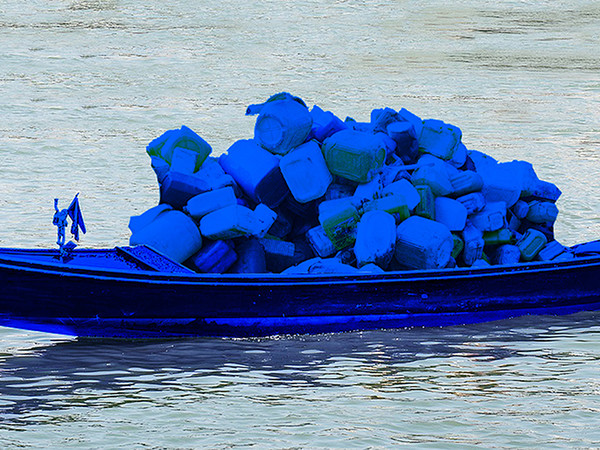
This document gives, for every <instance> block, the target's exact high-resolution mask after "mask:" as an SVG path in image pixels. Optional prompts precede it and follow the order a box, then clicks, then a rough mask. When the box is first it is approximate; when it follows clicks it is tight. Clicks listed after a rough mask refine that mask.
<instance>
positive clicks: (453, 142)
mask: <svg viewBox="0 0 600 450" xmlns="http://www.w3.org/2000/svg"><path fill="white" fill-rule="evenodd" d="M461 137H462V132H461V131H460V128H458V127H456V126H454V125H450V124H447V123H444V122H443V121H441V120H436V119H427V120H424V121H423V129H422V131H421V136H420V137H419V151H420V152H421V153H429V154H431V155H434V156H437V157H438V158H441V159H443V160H446V161H447V160H449V159H451V158H452V155H453V154H454V151H455V149H456V147H457V146H458V144H459V143H460V140H461Z"/></svg>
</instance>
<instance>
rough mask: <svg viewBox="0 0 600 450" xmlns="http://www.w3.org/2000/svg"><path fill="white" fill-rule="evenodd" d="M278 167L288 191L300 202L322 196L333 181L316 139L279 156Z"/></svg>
mask: <svg viewBox="0 0 600 450" xmlns="http://www.w3.org/2000/svg"><path fill="white" fill-rule="evenodd" d="M279 168H280V169H281V174H282V175H283V178H284V179H285V181H286V183H287V185H288V187H289V189H290V192H291V193H292V195H293V196H294V198H295V199H296V200H297V201H298V202H300V203H307V202H310V201H311V200H315V199H317V198H319V197H322V196H323V195H325V192H326V191H327V188H328V187H329V185H330V184H331V182H332V181H333V177H332V176H331V173H329V169H328V168H327V163H326V162H325V158H324V157H323V153H322V152H321V148H320V147H319V144H317V142H316V141H310V142H307V143H306V144H302V145H300V146H299V147H296V148H295V149H293V150H292V151H290V152H289V153H288V154H286V155H285V156H284V157H283V158H281V161H280V163H279Z"/></svg>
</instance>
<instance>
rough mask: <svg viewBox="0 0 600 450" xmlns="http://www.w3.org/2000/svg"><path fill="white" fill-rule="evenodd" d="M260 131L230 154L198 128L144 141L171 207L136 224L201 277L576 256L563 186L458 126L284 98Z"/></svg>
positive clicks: (142, 235)
mask: <svg viewBox="0 0 600 450" xmlns="http://www.w3.org/2000/svg"><path fill="white" fill-rule="evenodd" d="M246 114H247V115H258V117H257V120H256V125H255V128H254V139H249V140H240V141H237V142H235V143H234V144H233V145H232V146H231V147H230V148H229V149H228V150H227V152H226V153H224V154H223V155H221V156H220V157H219V158H214V157H211V156H210V153H211V151H212V149H211V146H210V145H209V144H208V143H207V142H206V141H204V140H203V139H202V138H201V137H200V136H198V135H197V134H196V133H194V132H193V131H192V130H191V129H189V128H187V127H185V126H184V127H181V129H176V130H169V131H167V132H165V133H164V134H163V135H162V136H160V137H158V138H157V139H155V140H153V141H152V142H151V143H150V144H149V145H148V147H147V152H148V154H149V155H150V157H151V161H152V167H153V169H154V171H155V172H156V175H157V178H158V182H159V185H160V203H159V205H158V206H156V207H154V208H151V209H150V210H148V211H146V212H145V213H143V214H142V215H140V216H134V217H132V218H131V221H130V225H129V227H130V229H131V231H132V236H131V240H130V244H131V245H139V244H146V245H149V246H151V247H153V248H155V249H156V250H158V251H160V252H162V253H164V254H165V255H167V256H169V257H170V258H171V259H173V260H175V261H177V262H180V263H183V264H184V265H186V266H188V267H190V268H192V269H193V270H195V271H197V272H203V273H268V272H270V273H286V274H312V273H357V272H358V273H360V272H367V273H369V272H371V273H377V272H383V271H396V270H415V269H440V268H454V267H472V266H487V265H495V264H501V265H502V264H515V263H517V262H529V261H532V260H544V261H549V260H564V259H570V258H572V257H573V255H572V253H571V252H570V250H569V249H568V248H565V247H564V246H562V245H561V244H559V243H558V242H557V241H556V240H555V239H554V233H553V224H554V222H555V221H556V218H557V215H558V209H557V207H556V204H555V203H556V201H557V200H558V198H559V196H560V194H561V192H560V190H559V189H558V188H557V187H556V186H555V185H554V184H552V183H549V182H546V181H542V180H540V179H539V178H538V177H537V176H536V174H535V171H534V169H533V167H532V165H531V164H529V163H527V162H525V161H511V162H504V163H500V162H497V161H496V160H495V159H493V158H492V157H490V156H488V155H485V154H484V153H481V152H478V151H473V150H471V151H469V150H467V148H466V147H465V146H464V144H463V143H462V142H461V138H462V133H461V130H460V129H459V128H458V127H456V126H453V125H450V124H447V123H444V122H442V121H440V120H434V119H427V120H421V119H420V118H419V117H417V116H415V115H414V114H412V113H411V112H409V111H407V110H406V109H401V110H400V111H395V110H393V109H390V108H383V109H375V110H373V111H372V113H371V120H370V121H369V122H357V121H355V120H354V119H352V118H350V117H348V118H346V119H345V120H344V121H342V120H341V119H339V118H338V117H336V116H335V115H334V114H333V113H331V112H329V111H323V110H322V109H321V108H319V107H318V106H313V107H312V109H310V110H309V108H307V106H306V104H305V103H304V102H303V101H302V100H301V99H299V98H298V97H293V96H292V95H290V94H287V93H281V94H277V95H274V96H272V97H271V98H269V99H268V100H267V101H266V102H265V103H263V104H259V105H251V106H249V107H248V110H247V111H246Z"/></svg>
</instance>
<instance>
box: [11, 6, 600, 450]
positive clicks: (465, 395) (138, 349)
mask: <svg viewBox="0 0 600 450" xmlns="http://www.w3.org/2000/svg"><path fill="white" fill-rule="evenodd" d="M247 3H248V4H246V3H240V2H233V1H229V0H223V1H220V2H205V1H197V2H189V1H184V0H171V1H169V2H165V1H158V0H146V1H143V2H142V1H140V0H51V1H50V0H32V1H28V2H23V1H16V0H3V1H2V2H1V3H0V44H1V47H2V52H1V53H0V97H1V99H2V101H1V102H0V117H1V118H2V120H0V143H1V144H2V150H1V153H0V154H1V155H2V156H1V159H0V174H1V175H0V193H1V195H0V208H1V210H2V214H0V230H1V233H0V246H4V247H7V246H11V247H49V246H53V245H54V242H55V239H56V237H55V236H56V235H55V229H54V227H53V226H52V224H51V221H52V215H53V212H54V211H53V199H54V197H58V198H60V205H59V206H61V207H66V205H67V204H68V202H69V201H70V200H71V198H72V197H73V195H74V194H75V193H77V192H79V193H80V194H79V196H80V200H81V205H82V208H83V213H84V216H85V219H86V225H87V226H88V233H87V234H86V235H85V236H84V237H83V240H82V243H81V245H83V246H87V247H95V248H101V247H113V246H114V245H120V244H124V243H126V242H127V240H128V237H129V231H128V229H127V222H128V219H129V216H131V215H133V214H138V213H140V212H142V211H144V210H145V209H147V208H149V207H151V206H154V205H155V204H156V201H157V198H158V188H157V186H156V182H155V177H154V174H153V172H152V171H151V169H150V165H149V159H148V157H147V155H146V154H145V146H146V144H147V143H148V142H149V141H150V140H152V139H153V138H154V137H156V136H158V135H159V134H161V133H162V132H163V131H164V130H166V129H170V128H174V127H179V126H181V125H182V124H185V125H187V126H189V127H191V128H192V129H194V130H195V131H197V132H198V133H199V134H200V135H201V136H202V137H204V138H205V139H206V140H207V141H208V142H209V143H210V144H211V145H212V146H213V153H214V154H219V153H222V152H223V151H225V150H226V149H227V148H228V146H229V145H230V144H231V143H232V142H233V141H234V140H236V139H240V138H247V137H251V136H252V130H253V126H254V118H252V117H246V116H244V111H245V107H246V106H247V105H248V104H251V103H258V102H260V101H263V100H264V99H266V98H267V97H268V96H270V95H271V94H273V93H276V92H280V91H289V92H292V93H294V94H295V95H299V96H301V97H302V98H303V99H304V100H305V101H306V102H307V103H308V104H309V105H312V104H319V105H320V106H321V107H322V108H324V109H327V110H331V111H333V112H334V113H336V114H337V115H339V116H341V117H342V118H344V117H346V116H352V117H354V118H356V119H357V120H368V118H369V113H370V111H371V109H373V108H377V107H384V106H389V107H392V108H395V109H399V108H401V107H405V108H407V109H409V110H410V111H412V112H414V113H415V114H417V115H419V116H422V117H424V118H427V117H432V118H438V119H442V120H445V121H446V122H450V123H452V124H455V125H458V126H459V127H460V128H461V129H462V131H463V142H464V143H465V144H466V146H467V147H468V148H469V149H476V150H481V151H483V152H486V153H488V154H490V155H492V156H494V157H495V158H497V159H499V160H502V161H509V160H512V159H524V160H527V161H530V162H531V163H533V165H534V167H535V169H536V171H537V173H538V175H539V176H540V178H542V179H545V180H548V181H552V182H554V183H556V184H557V185H558V186H559V187H560V188H561V189H562V191H563V195H562V197H561V199H560V200H559V202H558V206H559V209H560V211H561V212H560V215H559V219H558V222H557V226H556V235H557V238H558V240H559V241H561V242H563V243H564V244H567V245H573V244H575V243H578V242H584V241H588V240H592V239H598V238H599V237H600V50H599V48H600V46H598V41H599V38H600V2H598V1H585V0H573V1H569V2H565V1H544V0H541V1H517V0H515V1H501V2H483V1H476V0H460V1H456V2H443V1H435V0H424V1H421V2H408V1H383V0H381V1H375V0H363V1H358V0H356V1H351V0H347V1H321V0H312V1H310V0H305V1H288V2H281V1H274V0H273V1H256V2H247ZM599 317H600V315H598V314H596V313H584V314H578V315H575V316H569V317H560V318H555V317H543V318H522V319H516V320H510V321H503V322H498V323H493V324H484V325H473V326H465V327H450V328H445V329H430V330H426V329H414V330H392V331H375V332H368V333H344V334H339V335H320V336H309V337H307V336H301V337H298V336H293V337H292V336H291V337H281V338H277V339H275V338H273V339H260V340H227V339H225V340H221V339H218V340H217V339H197V340H185V341H162V342H150V343H148V342H144V343H132V342H118V341H117V342H111V341H93V340H92V341H90V340H76V339H71V338H63V337H60V336H52V335H44V334H39V333H29V332H23V331H18V330H10V329H2V330H0V443H2V447H22V446H26V447H27V446H32V447H44V448H48V447H53V448H64V447H112V448H114V447H131V446H136V447H169V448H190V447H205V446H208V447H237V446H244V447H245V446H257V447H278V448H298V447H359V448H363V447H389V446H392V445H402V444H406V445H410V446H414V445H422V446H424V447H428V448H430V447H432V446H433V447H451V446H457V447H461V448H462V447H465V446H484V447H503V448H506V447H527V446H530V447H538V448H539V447H548V446H565V447H597V446H600V431H599V430H600V427H599V425H600V414H599V413H600V411H599V410H598V408H599V407H598V405H600V375H599V374H598V373H599V371H598V369H599V367H600V366H599V359H600V326H599V324H598V318H599Z"/></svg>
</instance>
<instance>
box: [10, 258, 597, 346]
mask: <svg viewBox="0 0 600 450" xmlns="http://www.w3.org/2000/svg"><path fill="white" fill-rule="evenodd" d="M0 285H1V286H2V290H1V291H0V325H3V326H9V327H15V328H23V329H31V330H40V331H48V332H54V333H61V334H68V335H77V336H101V337H125V338H152V337H154V338H157V337H158V338H160V337H175V336H261V335H262V336H264V335H272V334H283V333H320V332H337V331H348V330H359V329H377V328H398V327H410V326H443V325H455V324H466V323H476V322H484V321H490V320H498V319H504V318H509V317H516V316H521V315H526V314H569V313H573V312H577V311H583V310H598V309H600V256H599V255H592V256H584V257H578V258H575V259H573V260H570V261H561V262H532V263H527V264H518V265H513V266H492V267H485V268H472V269H445V270H437V271H436V270H430V271H410V272H387V273H382V274H360V275H356V274H352V275H294V276H292V275H288V276H285V275H279V274H259V275H209V274H194V273H190V272H186V270H185V268H184V267H182V266H179V265H177V264H176V263H172V262H171V261H169V260H167V259H165V258H163V257H161V256H160V255H159V254H156V253H153V252H152V251H151V250H149V249H147V248H145V247H144V248H141V249H140V248H139V247H138V248H120V247H117V248H115V249H111V250H79V249H76V250H74V251H73V252H72V253H71V255H70V257H69V258H67V259H66V260H64V261H62V260H61V258H60V256H59V253H58V251H54V250H23V249H0Z"/></svg>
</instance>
